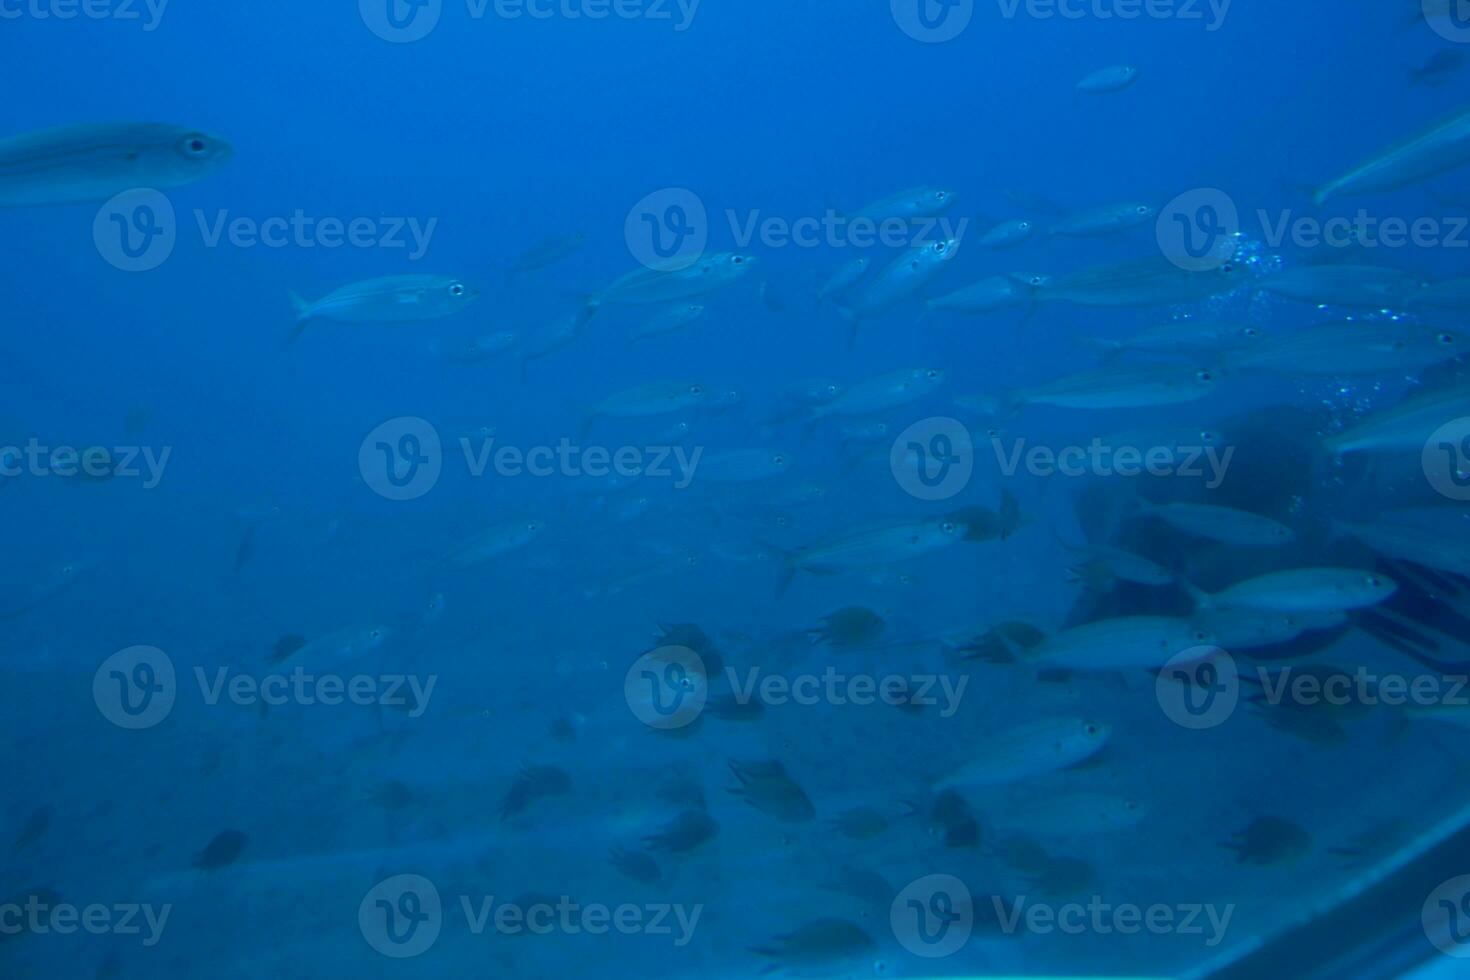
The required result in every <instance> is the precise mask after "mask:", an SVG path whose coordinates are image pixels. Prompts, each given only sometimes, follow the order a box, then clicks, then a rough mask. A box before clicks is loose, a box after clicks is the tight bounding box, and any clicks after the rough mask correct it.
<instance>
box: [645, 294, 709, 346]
mask: <svg viewBox="0 0 1470 980" xmlns="http://www.w3.org/2000/svg"><path fill="white" fill-rule="evenodd" d="M703 314H704V307H703V306H700V305H699V304H697V303H688V304H685V305H683V306H676V307H674V308H673V309H668V310H664V311H663V312H662V313H659V314H657V315H656V316H654V317H652V318H650V319H648V320H645V321H644V322H643V323H640V324H639V325H638V326H636V327H634V328H633V329H632V330H629V331H628V340H629V341H630V342H632V343H637V342H638V341H641V340H651V339H652V338H654V337H662V336H664V335H665V334H671V333H677V332H678V331H680V330H683V329H684V328H685V327H687V326H689V324H691V323H693V322H694V321H695V320H698V319H699V318H700V317H701V316H702V315H703Z"/></svg>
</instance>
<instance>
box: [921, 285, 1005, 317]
mask: <svg viewBox="0 0 1470 980" xmlns="http://www.w3.org/2000/svg"><path fill="white" fill-rule="evenodd" d="M1031 300H1032V292H1031V290H1030V288H1029V287H1027V286H1023V285H1022V284H1020V283H1019V282H1017V281H1016V280H1015V279H1013V278H1012V277H1010V276H991V277H990V278H989V279H982V280H980V281H979V282H977V283H973V284H971V285H969V286H965V287H964V288H963V289H957V290H955V291H954V292H952V293H946V294H945V295H943V296H936V297H933V298H931V299H926V300H924V312H925V313H932V312H934V311H936V310H940V311H948V312H951V313H963V314H966V315H969V316H980V315H983V314H986V313H999V312H1000V311H1001V310H1012V309H1015V308H1016V307H1018V306H1026V305H1028V304H1029V303H1030V302H1031Z"/></svg>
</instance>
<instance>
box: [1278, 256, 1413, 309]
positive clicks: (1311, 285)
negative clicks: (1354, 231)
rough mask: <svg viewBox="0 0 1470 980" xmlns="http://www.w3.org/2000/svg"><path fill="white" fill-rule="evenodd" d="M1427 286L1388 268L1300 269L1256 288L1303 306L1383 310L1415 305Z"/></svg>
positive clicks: (1306, 266) (1280, 275) (1308, 267)
mask: <svg viewBox="0 0 1470 980" xmlns="http://www.w3.org/2000/svg"><path fill="white" fill-rule="evenodd" d="M1423 287H1424V284H1423V283H1422V282H1421V281H1420V279H1419V278H1418V277H1417V276H1415V275H1413V274H1412V273H1408V272H1404V271H1403V270H1401V269H1390V268H1387V267H1385V266H1368V265H1299V266H1294V267H1293V268H1290V269H1287V270H1285V271H1283V272H1278V273H1276V274H1275V275H1274V276H1270V277H1268V278H1266V279H1262V280H1261V281H1260V282H1259V283H1257V284H1256V288H1257V289H1258V290H1260V291H1261V292H1264V293H1270V294H1271V295H1273V296H1282V297H1285V298H1286V299H1294V300H1296V301H1297V302H1299V303H1312V304H1315V305H1322V304H1326V305H1331V306H1346V307H1351V308H1354V309H1367V310H1382V309H1394V308H1398V307H1403V306H1405V305H1406V304H1409V303H1412V301H1413V299H1414V297H1415V296H1416V295H1417V294H1418V293H1419V292H1420V291H1421V290H1422V289H1423Z"/></svg>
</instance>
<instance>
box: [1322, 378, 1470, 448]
mask: <svg viewBox="0 0 1470 980" xmlns="http://www.w3.org/2000/svg"><path fill="white" fill-rule="evenodd" d="M1466 415H1470V387H1467V386H1464V385H1450V386H1449V387H1446V388H1441V389H1433V390H1430V391H1427V392H1423V393H1421V394H1417V395H1413V396H1411V397H1409V398H1407V399H1405V400H1404V401H1402V402H1400V403H1399V404H1398V405H1395V406H1393V407H1392V408H1386V409H1382V410H1380V411H1377V412H1374V413H1373V414H1371V415H1369V416H1368V417H1367V418H1366V419H1363V420H1362V421H1360V422H1358V423H1357V424H1356V425H1351V426H1349V427H1348V428H1346V429H1344V430H1343V431H1342V432H1339V433H1338V434H1336V435H1334V436H1332V437H1330V438H1328V439H1326V440H1324V441H1323V446H1324V447H1325V448H1326V449H1327V451H1328V452H1331V453H1333V454H1335V455H1338V456H1344V455H1347V454H1348V453H1360V452H1374V453H1384V452H1402V451H1412V452H1414V453H1421V452H1423V451H1424V446H1425V444H1426V443H1427V442H1428V441H1429V439H1430V437H1431V436H1432V435H1433V434H1434V432H1435V431H1436V430H1437V429H1439V428H1440V427H1441V426H1443V425H1445V424H1446V423H1447V422H1450V421H1452V420H1454V419H1456V418H1460V417H1462V416H1466Z"/></svg>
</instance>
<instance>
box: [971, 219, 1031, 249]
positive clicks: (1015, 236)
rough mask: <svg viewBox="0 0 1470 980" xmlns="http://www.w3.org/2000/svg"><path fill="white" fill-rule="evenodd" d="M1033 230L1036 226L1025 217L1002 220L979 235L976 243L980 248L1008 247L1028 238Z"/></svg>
mask: <svg viewBox="0 0 1470 980" xmlns="http://www.w3.org/2000/svg"><path fill="white" fill-rule="evenodd" d="M1035 230H1036V226H1035V225H1034V224H1033V223H1032V222H1031V221H1029V220H1027V219H1026V218H1016V219H1014V220H1011V221H1002V222H1001V223H1000V224H998V225H995V226H993V227H992V228H991V229H990V230H989V231H987V232H986V233H985V234H984V235H982V236H980V241H979V242H978V243H977V244H978V245H979V246H980V247H981V248H1010V247H1011V246H1012V245H1019V244H1021V243H1022V242H1024V241H1025V240H1026V239H1028V238H1030V237H1031V233H1032V232H1033V231H1035Z"/></svg>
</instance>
